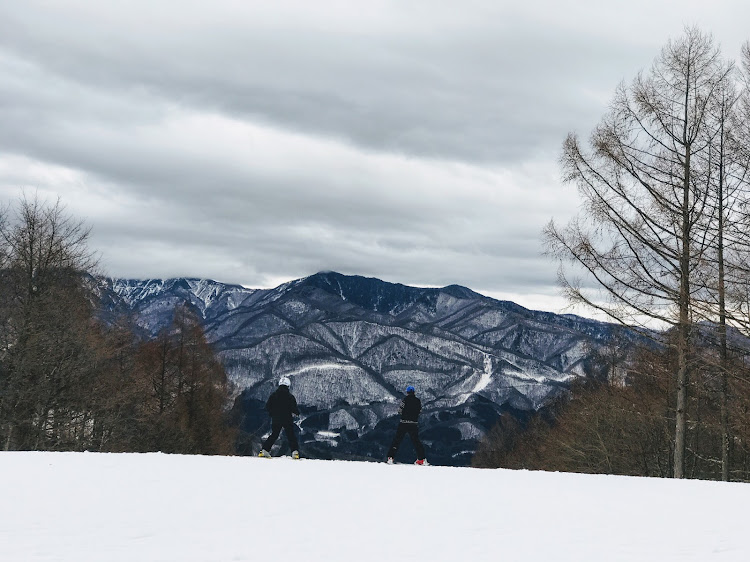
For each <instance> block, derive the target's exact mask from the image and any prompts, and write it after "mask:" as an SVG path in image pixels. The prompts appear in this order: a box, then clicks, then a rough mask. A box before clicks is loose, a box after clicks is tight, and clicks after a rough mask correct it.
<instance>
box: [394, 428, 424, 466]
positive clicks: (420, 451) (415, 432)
mask: <svg viewBox="0 0 750 562" xmlns="http://www.w3.org/2000/svg"><path fill="white" fill-rule="evenodd" d="M407 433H408V434H409V438H410V439H411V442H412V445H414V448H415V449H416V450H417V458H418V459H420V460H421V459H424V447H423V446H422V442H421V441H420V440H419V425H418V424H416V423H404V422H401V423H399V424H398V429H397V430H396V436H395V437H394V438H393V443H391V448H390V449H388V456H389V457H395V456H396V451H398V446H399V445H401V441H402V440H403V438H404V435H406V434H407Z"/></svg>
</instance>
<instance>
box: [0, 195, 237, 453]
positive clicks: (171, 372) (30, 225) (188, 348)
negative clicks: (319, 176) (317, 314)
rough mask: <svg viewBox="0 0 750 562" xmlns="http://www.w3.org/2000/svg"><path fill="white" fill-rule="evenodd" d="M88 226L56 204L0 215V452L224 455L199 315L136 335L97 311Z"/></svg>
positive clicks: (33, 202) (223, 392) (218, 392)
mask: <svg viewBox="0 0 750 562" xmlns="http://www.w3.org/2000/svg"><path fill="white" fill-rule="evenodd" d="M89 234H90V231H89V229H88V228H87V227H86V226H85V225H84V224H83V223H82V222H81V221H77V220H75V219H74V218H72V217H71V216H69V215H68V214H67V213H66V212H65V209H64V207H63V205H62V204H61V203H60V202H59V201H58V202H57V203H55V204H48V203H46V202H44V201H41V200H39V199H38V198H37V197H33V198H31V197H25V196H24V197H22V198H21V199H20V200H19V201H17V202H16V204H15V205H11V206H9V207H7V208H5V209H4V210H3V212H2V213H0V276H2V280H1V281H0V283H1V286H2V291H0V449H2V450H6V451H7V450H49V451H69V450H70V451H84V450H87V451H134V452H141V451H164V452H174V453H206V454H220V453H232V452H233V447H234V444H233V437H232V432H231V431H230V430H229V429H228V426H227V424H226V420H225V419H224V405H225V403H226V400H227V392H228V389H227V380H226V374H225V373H224V369H223V367H222V365H221V363H220V362H219V361H218V360H217V358H216V356H215V354H214V352H213V350H212V349H211V347H210V346H209V345H208V344H207V342H206V339H205V336H204V334H203V329H202V327H201V323H200V319H199V318H198V317H196V315H195V314H194V313H193V312H192V311H191V310H190V309H189V308H188V307H184V306H181V307H178V308H177V309H176V310H175V314H174V321H173V323H172V325H171V326H170V327H169V328H168V329H166V330H163V331H162V332H161V333H160V334H159V335H158V336H157V337H156V338H155V339H150V340H147V339H144V338H143V337H141V336H139V334H138V332H137V330H135V328H134V326H133V325H132V323H131V322H130V321H129V319H128V318H127V317H118V318H116V319H114V321H107V319H105V318H103V316H102V312H103V309H102V306H101V302H100V300H99V297H100V291H99V290H98V289H99V287H98V281H97V276H96V274H97V259H96V255H95V253H94V252H93V251H92V250H91V249H90V248H89V246H88V239H89Z"/></svg>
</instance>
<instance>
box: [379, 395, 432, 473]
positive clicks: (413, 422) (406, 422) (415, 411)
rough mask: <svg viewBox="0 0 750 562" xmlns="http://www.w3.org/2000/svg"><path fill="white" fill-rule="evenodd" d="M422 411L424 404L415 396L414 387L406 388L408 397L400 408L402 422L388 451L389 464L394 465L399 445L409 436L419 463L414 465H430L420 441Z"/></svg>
mask: <svg viewBox="0 0 750 562" xmlns="http://www.w3.org/2000/svg"><path fill="white" fill-rule="evenodd" d="M421 411H422V402H421V401H420V400H419V398H417V397H416V395H415V394H414V387H413V386H411V385H409V386H407V387H406V396H405V397H404V399H403V400H402V401H401V406H399V408H398V413H399V414H400V415H401V421H400V422H399V424H398V429H397V430H396V436H395V437H394V438H393V443H391V448H390V449H389V450H388V464H393V457H395V456H396V451H398V447H399V445H401V441H402V440H403V438H404V435H406V434H407V433H408V434H409V438H410V439H411V442H412V444H413V445H414V448H415V449H416V450H417V462H416V463H414V464H419V465H425V464H428V463H427V461H426V460H425V454H424V447H423V446H422V442H421V441H420V440H419V422H418V421H417V420H418V419H419V412H421Z"/></svg>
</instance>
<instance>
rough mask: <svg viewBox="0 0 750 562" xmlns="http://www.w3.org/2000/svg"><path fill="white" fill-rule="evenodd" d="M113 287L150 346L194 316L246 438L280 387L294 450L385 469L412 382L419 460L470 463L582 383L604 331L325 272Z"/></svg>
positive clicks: (454, 292) (476, 298) (504, 305)
mask: <svg viewBox="0 0 750 562" xmlns="http://www.w3.org/2000/svg"><path fill="white" fill-rule="evenodd" d="M110 288H111V291H112V292H113V293H114V294H115V295H117V296H118V297H119V298H120V299H121V302H122V306H124V307H125V308H127V309H129V310H130V311H131V312H133V313H134V314H135V317H136V321H137V323H138V325H139V326H140V327H141V328H143V329H144V330H145V331H146V332H147V333H149V334H151V335H153V334H156V333H158V331H159V330H161V329H162V328H164V327H166V326H167V325H169V323H170V322H171V319H172V312H173V310H174V307H175V305H176V304H179V303H182V302H188V303H190V304H191V305H192V306H193V307H194V308H195V310H196V311H197V312H198V313H199V314H200V315H201V317H202V318H203V319H204V325H205V329H206V334H207V336H208V338H209V340H210V341H211V342H212V343H213V345H214V346H215V349H216V350H217V352H218V353H219V355H220V356H221V358H222V360H223V362H224V365H225V367H226V370H227V373H228V375H229V378H230V380H231V382H232V383H233V385H234V387H235V389H236V401H235V406H234V408H235V413H236V414H238V416H239V418H240V419H241V420H242V429H244V430H245V431H246V432H248V433H251V434H254V435H256V437H257V436H258V435H260V434H261V433H262V432H263V431H264V430H265V429H266V427H265V424H266V423H267V420H266V415H265V412H264V411H263V404H264V403H265V400H266V398H267V397H268V396H269V394H270V393H271V392H272V391H273V389H274V388H275V387H276V384H277V381H278V379H279V377H280V376H281V375H287V376H289V377H290V378H291V379H292V391H293V393H294V394H295V396H296V397H297V399H298V402H299V404H300V407H301V409H302V412H303V416H302V421H301V424H300V425H301V428H302V435H301V441H302V443H303V445H302V446H303V448H304V449H305V452H306V453H307V454H308V455H316V456H323V457H329V456H336V457H339V458H345V457H352V456H357V457H360V456H361V457H367V456H371V457H376V458H381V457H382V456H383V455H384V454H385V450H386V448H387V446H388V445H389V442H390V439H391V436H392V434H393V432H394V431H395V427H396V425H397V423H398V418H397V408H398V404H399V401H400V399H401V397H402V396H403V390H404V388H405V387H406V386H407V385H408V384H412V385H414V386H415V387H416V388H417V394H418V396H419V397H420V398H421V400H422V402H423V405H424V409H423V414H422V418H421V427H422V436H423V440H424V442H425V445H426V446H427V448H428V451H429V458H430V459H431V460H432V462H435V463H441V464H456V465H460V464H466V463H467V462H468V461H469V460H470V458H471V455H472V454H473V452H474V451H475V449H476V445H477V442H478V439H479V438H480V437H481V435H482V434H483V433H484V432H485V431H487V430H488V429H489V428H490V427H491V426H492V424H494V422H495V421H496V419H497V416H498V415H499V413H500V412H502V411H505V410H512V411H514V412H516V413H519V415H522V413H523V412H529V411H532V410H536V409H538V408H540V407H542V406H543V405H544V404H545V403H547V402H548V401H549V400H551V399H552V398H554V397H555V396H556V395H557V394H559V393H560V392H562V391H564V389H565V388H566V387H567V383H568V382H569V381H570V380H571V379H572V378H574V377H579V376H585V375H586V374H587V373H588V372H589V371H590V367H591V361H592V356H593V354H594V353H595V352H596V350H597V348H598V347H599V346H600V345H602V344H604V343H607V342H608V341H609V340H610V339H611V337H612V333H613V329H612V327H611V326H610V325H607V324H603V323H600V322H596V321H593V320H587V319H584V318H580V317H577V316H570V315H564V316H561V315H556V314H552V313H547V312H535V311H531V310H527V309H525V308H523V307H521V306H518V305H516V304H514V303H512V302H504V301H497V300H494V299H491V298H488V297H485V296H482V295H480V294H478V293H475V292H473V291H471V290H470V289H467V288H465V287H460V286H456V285H451V286H448V287H443V288H417V287H409V286H405V285H401V284H394V283H387V282H384V281H381V280H378V279H372V278H365V277H358V276H346V275H341V274H338V273H333V272H325V273H318V274H316V275H312V276H310V277H307V278H304V279H299V280H296V281H292V282H290V283H286V284H284V285H281V286H280V287H277V288H275V289H255V290H254V289H247V288H244V287H241V286H237V285H225V284H222V283H217V282H215V281H207V280H197V279H169V280H147V281H133V280H123V279H115V280H110ZM407 441H408V440H407ZM408 449H409V445H408V444H405V445H404V446H402V450H408ZM404 454H408V451H407V452H406V453H404Z"/></svg>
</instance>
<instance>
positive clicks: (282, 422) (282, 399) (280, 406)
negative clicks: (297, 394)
mask: <svg viewBox="0 0 750 562" xmlns="http://www.w3.org/2000/svg"><path fill="white" fill-rule="evenodd" d="M291 384H292V383H291V381H290V380H289V377H281V379H279V387H278V388H277V389H276V390H275V391H274V392H273V393H272V394H271V396H270V397H269V398H268V402H266V410H267V411H268V413H269V414H270V416H271V435H269V436H268V439H266V440H265V442H264V443H263V448H262V449H261V450H260V453H259V454H258V456H259V457H266V458H269V459H270V458H271V453H269V451H270V450H271V447H273V444H274V443H275V442H276V439H277V438H278V437H279V434H280V433H281V430H282V429H283V430H284V434H285V435H286V439H287V441H289V447H291V449H292V458H294V459H298V458H299V444H298V443H297V436H296V435H295V434H294V422H293V421H292V416H299V408H297V400H296V398H294V395H293V394H292V393H291V392H290V391H289V387H290V386H291Z"/></svg>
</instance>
